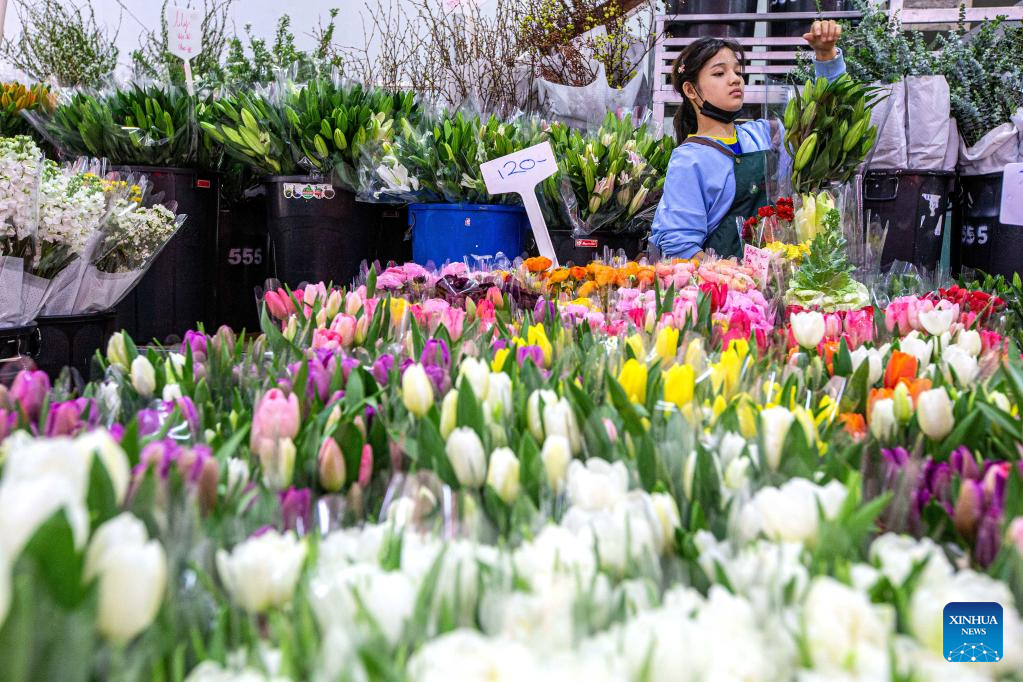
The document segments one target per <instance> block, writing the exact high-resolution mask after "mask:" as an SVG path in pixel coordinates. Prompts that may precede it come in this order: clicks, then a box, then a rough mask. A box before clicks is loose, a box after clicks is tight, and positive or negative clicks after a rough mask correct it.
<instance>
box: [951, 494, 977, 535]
mask: <svg viewBox="0 0 1023 682" xmlns="http://www.w3.org/2000/svg"><path fill="white" fill-rule="evenodd" d="M983 509H984V488H983V486H982V485H981V484H980V482H979V481H973V480H970V479H964V480H963V481H962V482H961V483H960V486H959V498H958V499H957V500H956V505H955V511H954V513H953V514H952V518H953V521H954V522H955V527H956V530H957V531H959V532H960V533H961V534H962V535H963V537H965V538H966V539H968V540H970V541H973V540H974V538H976V535H977V525H978V523H979V522H980V516H981V513H982V511H983Z"/></svg>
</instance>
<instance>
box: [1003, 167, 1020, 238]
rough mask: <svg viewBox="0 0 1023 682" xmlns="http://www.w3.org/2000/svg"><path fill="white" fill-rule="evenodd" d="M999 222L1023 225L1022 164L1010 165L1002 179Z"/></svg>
mask: <svg viewBox="0 0 1023 682" xmlns="http://www.w3.org/2000/svg"><path fill="white" fill-rule="evenodd" d="M1001 208H1002V210H1001V222H1002V224H1004V225H1023V163H1010V164H1008V165H1007V166H1006V167H1005V174H1004V176H1003V177H1002V207H1001Z"/></svg>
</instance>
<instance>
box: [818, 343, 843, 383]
mask: <svg viewBox="0 0 1023 682" xmlns="http://www.w3.org/2000/svg"><path fill="white" fill-rule="evenodd" d="M821 347H822V348H823V350H824V364H825V365H827V367H828V374H832V375H834V373H835V353H837V352H838V349H839V343H838V341H825V342H824V343H823V344H821Z"/></svg>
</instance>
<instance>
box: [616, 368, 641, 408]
mask: <svg viewBox="0 0 1023 682" xmlns="http://www.w3.org/2000/svg"><path fill="white" fill-rule="evenodd" d="M646 376H647V370H646V365H644V364H643V363H641V362H639V361H638V360H636V359H635V358H630V359H629V360H628V361H626V363H625V365H624V366H623V367H622V371H621V373H620V374H619V375H618V383H619V384H621V385H622V389H623V390H624V391H625V395H626V396H628V398H629V400H631V401H632V402H634V403H642V402H644V401H645V400H646Z"/></svg>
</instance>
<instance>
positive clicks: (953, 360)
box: [941, 346, 980, 387]
mask: <svg viewBox="0 0 1023 682" xmlns="http://www.w3.org/2000/svg"><path fill="white" fill-rule="evenodd" d="M941 362H942V364H943V365H944V366H945V371H946V373H951V372H955V378H956V379H957V380H958V383H959V385H960V386H963V387H966V386H972V385H973V383H974V382H975V381H976V380H977V375H978V374H980V365H979V364H978V363H977V358H975V357H973V356H972V355H970V354H969V352H967V351H965V350H963V349H962V348H961V347H959V346H950V347H949V348H947V349H945V352H944V353H942V355H941ZM949 379H951V377H949Z"/></svg>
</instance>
